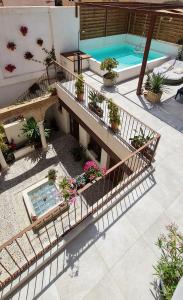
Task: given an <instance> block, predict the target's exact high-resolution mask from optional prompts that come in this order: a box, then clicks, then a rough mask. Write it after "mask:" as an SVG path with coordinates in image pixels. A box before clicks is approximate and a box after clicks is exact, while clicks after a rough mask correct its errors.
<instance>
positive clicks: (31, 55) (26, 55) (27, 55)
mask: <svg viewBox="0 0 183 300" xmlns="http://www.w3.org/2000/svg"><path fill="white" fill-rule="evenodd" d="M33 57H34V55H33V54H32V53H31V52H30V51H27V52H25V54H24V58H25V59H27V60H31V59H32V58H33Z"/></svg>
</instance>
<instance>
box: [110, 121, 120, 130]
mask: <svg viewBox="0 0 183 300" xmlns="http://www.w3.org/2000/svg"><path fill="white" fill-rule="evenodd" d="M118 127H119V125H118V123H115V122H112V123H111V128H112V130H117V129H118Z"/></svg>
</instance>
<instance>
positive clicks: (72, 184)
mask: <svg viewBox="0 0 183 300" xmlns="http://www.w3.org/2000/svg"><path fill="white" fill-rule="evenodd" d="M59 187H60V189H61V195H62V197H63V198H64V200H65V201H66V202H69V203H74V202H75V199H76V195H77V187H76V180H75V179H74V178H66V177H64V178H63V180H62V181H61V182H60V184H59Z"/></svg>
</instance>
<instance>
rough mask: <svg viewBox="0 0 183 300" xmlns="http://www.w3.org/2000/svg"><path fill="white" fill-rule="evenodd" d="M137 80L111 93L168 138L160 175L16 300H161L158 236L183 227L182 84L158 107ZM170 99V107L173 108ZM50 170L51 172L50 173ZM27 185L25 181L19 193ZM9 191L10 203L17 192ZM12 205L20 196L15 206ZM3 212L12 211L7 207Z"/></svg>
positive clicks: (97, 83)
mask: <svg viewBox="0 0 183 300" xmlns="http://www.w3.org/2000/svg"><path fill="white" fill-rule="evenodd" d="M85 77H86V80H87V81H88V82H89V83H90V84H92V85H93V86H95V87H97V88H98V89H99V90H101V89H102V90H103V86H102V82H101V79H100V78H98V77H97V78H94V75H93V74H91V73H90V74H88V73H87V74H85ZM136 84H137V79H134V80H132V81H130V82H128V83H123V84H120V85H118V86H117V87H116V89H115V90H113V91H111V90H108V91H106V90H105V93H106V94H107V95H108V96H111V97H112V98H113V99H114V101H115V102H116V103H118V105H121V106H122V107H124V108H125V109H127V110H128V111H129V112H131V113H132V114H133V115H135V116H136V117H138V118H139V119H140V120H142V121H144V122H145V123H146V124H147V125H149V126H151V127H152V128H153V129H155V130H156V131H158V132H159V133H160V134H161V135H162V136H161V140H160V143H159V147H158V150H157V154H156V161H155V163H154V167H155V172H154V174H153V175H150V176H147V178H145V179H144V180H142V181H141V182H137V186H136V188H134V189H133V190H132V191H131V192H129V193H127V194H126V195H125V196H124V197H122V198H121V199H120V201H119V202H118V204H116V205H115V206H114V207H113V209H111V210H110V211H109V212H108V213H106V214H105V215H104V216H103V217H101V218H100V219H99V220H97V221H96V222H95V223H93V224H91V225H90V226H89V227H88V228H87V229H86V230H85V231H83V232H82V233H81V234H80V235H78V237H76V238H75V239H74V240H73V241H72V242H70V243H69V244H68V245H67V246H66V249H65V251H64V252H63V253H62V254H61V255H59V256H58V257H57V259H55V260H54V261H53V262H52V263H51V264H50V265H48V266H47V267H45V269H44V270H43V271H42V272H40V273H38V274H37V276H36V277H34V278H33V279H32V280H31V281H29V283H28V284H27V285H26V286H25V287H23V288H22V289H20V290H17V293H16V295H15V296H14V297H13V299H22V300H24V299H44V300H46V299H51V298H52V299H54V300H71V299H72V300H81V299H85V300H90V299H91V300H95V299H100V300H103V299H108V300H112V299H115V300H118V299H119V300H132V299H133V300H152V299H159V296H158V294H156V292H155V289H154V288H153V281H154V276H153V273H154V271H153V267H152V266H153V264H155V263H156V262H157V259H158V257H159V252H158V250H157V247H156V246H155V241H156V240H157V237H158V236H159V235H160V234H161V233H163V232H164V231H165V225H168V224H170V223H171V222H175V223H176V224H177V225H178V226H179V229H180V230H181V231H182V230H183V217H182V211H183V201H182V197H183V190H182V186H183V158H182V149H183V135H182V133H181V131H182V128H183V127H182V126H183V122H182V121H183V120H182V115H183V114H182V113H183V104H180V103H177V102H175V100H174V99H173V98H171V97H172V96H173V95H175V93H176V90H177V88H178V87H171V92H169V94H167V97H168V98H166V99H164V101H163V103H162V104H161V105H155V106H153V107H152V106H150V105H149V104H148V103H146V101H145V99H143V98H139V97H137V96H136V94H135V89H136ZM168 99H169V100H168ZM169 102H170V103H171V105H170V106H167V104H168V103H169ZM173 103H174V104H175V106H173ZM177 105H178V106H177ZM181 105H182V106H181ZM176 107H177V109H176ZM164 108H165V109H164ZM174 110H175V111H176V114H174ZM157 111H159V113H158V114H157V113H155V112H157ZM181 122H182V123H181ZM170 125H171V126H170ZM50 159H51V158H50ZM17 163H18V162H17ZM57 163H58V162H57ZM42 172H43V171H42ZM46 172H47V171H46V170H44V172H43V173H44V174H43V177H44V176H45V174H46ZM36 173H37V172H35V173H34V174H36ZM20 175H21V174H20ZM9 176H10V178H9V179H8V180H13V174H11V175H9ZM36 176H37V175H36ZM26 180H27V179H26V178H25V180H24V188H26V185H25V183H26ZM33 180H35V181H36V178H32V181H33ZM12 182H13V181H12ZM28 184H30V183H27V186H28ZM22 186H23V185H22ZM21 188H22V187H21V182H20V181H19V185H18V190H17V192H18V191H21ZM4 193H5V194H4V195H5V197H6V198H5V199H6V200H5V201H6V203H9V202H8V200H7V199H8V197H10V196H9V195H10V191H4ZM3 201H4V200H3ZM12 202H13V197H12V199H11V201H10V203H11V206H10V207H9V208H11V207H12ZM7 205H8V204H7ZM1 209H2V210H8V208H4V206H3V207H1ZM65 238H66V239H67V237H65Z"/></svg>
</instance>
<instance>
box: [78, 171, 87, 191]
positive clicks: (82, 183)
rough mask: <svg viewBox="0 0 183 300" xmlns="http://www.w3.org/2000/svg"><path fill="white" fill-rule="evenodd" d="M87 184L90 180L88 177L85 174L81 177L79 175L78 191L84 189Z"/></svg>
mask: <svg viewBox="0 0 183 300" xmlns="http://www.w3.org/2000/svg"><path fill="white" fill-rule="evenodd" d="M87 183H88V179H87V177H86V175H85V174H81V175H78V176H77V177H76V186H77V189H80V188H82V187H83V186H85V185H86V184H87Z"/></svg>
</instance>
